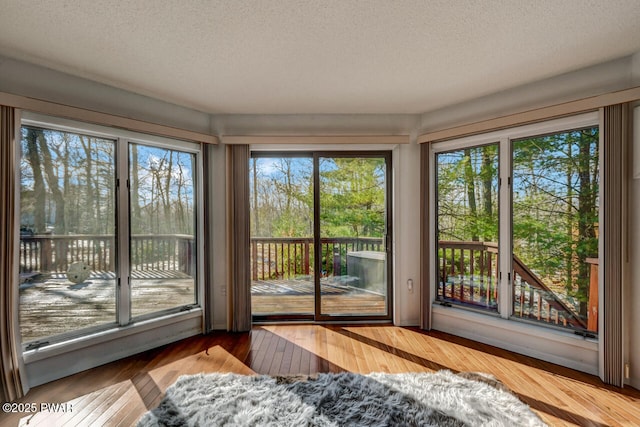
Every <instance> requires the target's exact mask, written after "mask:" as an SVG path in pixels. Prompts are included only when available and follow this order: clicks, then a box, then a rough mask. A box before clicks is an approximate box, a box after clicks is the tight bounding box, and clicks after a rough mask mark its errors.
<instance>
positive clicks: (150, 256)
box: [129, 144, 197, 317]
mask: <svg viewBox="0 0 640 427" xmlns="http://www.w3.org/2000/svg"><path fill="white" fill-rule="evenodd" d="M195 160H196V158H195V155H194V154H191V153H183V152H180V151H176V150H168V149H165V148H156V147H148V146H145V145H139V144H130V145H129V167H130V169H129V180H130V186H131V187H130V222H131V226H130V229H131V241H130V245H131V246H130V275H131V315H132V316H133V317H137V316H140V315H144V314H148V313H153V312H158V311H162V310H168V309H171V308H176V307H182V306H185V305H190V304H195V303H196V247H197V246H196V205H195V194H196V188H195V182H194V173H195V170H196V169H195Z"/></svg>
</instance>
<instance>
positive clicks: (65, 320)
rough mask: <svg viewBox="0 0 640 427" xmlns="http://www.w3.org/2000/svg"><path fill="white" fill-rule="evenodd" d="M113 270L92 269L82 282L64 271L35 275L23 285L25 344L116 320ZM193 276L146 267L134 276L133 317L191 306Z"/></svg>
mask: <svg viewBox="0 0 640 427" xmlns="http://www.w3.org/2000/svg"><path fill="white" fill-rule="evenodd" d="M115 292H116V281H115V275H114V273H112V272H93V273H92V274H91V276H90V277H89V279H87V280H86V281H85V282H83V283H78V284H74V283H72V282H70V281H69V280H68V279H67V277H66V275H65V274H62V273H58V274H56V273H53V274H51V275H49V276H47V277H46V278H43V279H38V276H34V277H32V278H31V279H30V280H29V281H26V282H24V283H22V284H21V285H20V328H21V332H22V342H24V343H28V342H30V341H34V340H40V339H42V338H45V337H50V336H53V335H58V334H61V333H65V332H70V331H76V330H78V329H82V328H88V327H94V326H104V325H109V324H114V325H115V322H116V302H115V301H116V298H115ZM194 301H195V297H194V286H193V278H191V277H189V276H187V275H186V274H184V273H180V272H171V271H162V272H158V271H143V272H135V273H134V274H133V277H132V295H131V302H132V304H131V305H132V308H131V312H132V316H134V317H135V316H139V315H142V314H146V313H151V312H155V311H161V310H165V309H169V308H173V307H179V306H183V305H187V304H193V303H194Z"/></svg>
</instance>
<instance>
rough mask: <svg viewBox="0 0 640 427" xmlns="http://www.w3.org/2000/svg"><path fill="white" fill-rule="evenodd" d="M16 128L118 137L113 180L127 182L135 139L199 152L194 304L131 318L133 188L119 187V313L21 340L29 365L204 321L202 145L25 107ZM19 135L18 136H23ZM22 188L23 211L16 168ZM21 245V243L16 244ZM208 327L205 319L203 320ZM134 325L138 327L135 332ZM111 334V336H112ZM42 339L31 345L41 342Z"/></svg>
mask: <svg viewBox="0 0 640 427" xmlns="http://www.w3.org/2000/svg"><path fill="white" fill-rule="evenodd" d="M19 116H20V117H19V119H18V123H19V126H18V127H17V132H20V129H21V128H22V126H25V125H26V126H34V127H39V128H42V129H47V130H54V131H60V132H73V133H77V134H81V135H86V136H90V137H97V138H104V139H108V140H112V141H114V145H115V175H114V177H113V178H114V181H115V182H116V183H117V182H118V181H119V182H121V183H126V182H127V181H128V177H129V167H130V165H129V146H130V144H131V143H134V144H143V145H145V146H150V147H156V148H162V149H169V150H175V151H180V152H185V153H189V154H193V155H195V162H194V163H195V165H196V167H195V168H194V171H193V180H194V185H195V194H194V205H195V207H194V209H195V215H196V220H195V226H196V227H195V228H196V229H195V235H196V236H197V240H196V254H195V256H196V274H195V278H194V282H195V295H194V300H195V301H194V304H190V305H185V306H178V307H173V308H169V309H164V310H160V311H156V312H153V313H149V314H145V315H142V316H136V317H133V316H131V301H130V289H131V288H130V286H126V285H127V283H126V282H127V279H128V276H129V270H130V258H129V247H130V235H131V233H130V229H129V209H130V207H129V189H128V188H127V185H118V184H116V187H115V194H114V198H115V201H116V207H115V211H116V212H115V218H114V219H115V224H116V226H115V242H116V243H115V245H116V254H117V255H116V267H115V273H116V283H117V282H118V280H119V281H120V286H118V285H117V284H116V286H117V290H116V297H115V298H116V301H115V305H116V315H115V317H114V319H113V320H114V321H113V322H112V323H108V324H103V325H96V326H91V327H87V328H82V329H76V330H73V331H69V332H65V333H62V334H58V335H52V336H49V337H46V338H43V340H44V341H43V342H42V344H40V345H37V346H28V345H27V344H25V343H23V344H22V349H23V356H24V358H25V363H29V362H31V361H33V362H36V361H40V360H43V359H45V358H46V357H47V355H50V356H55V355H57V354H61V353H64V352H66V351H76V350H81V349H82V348H84V347H86V346H92V345H96V344H99V343H101V342H104V341H105V340H107V341H110V340H113V339H117V338H118V337H121V338H125V337H127V336H129V335H131V334H132V333H134V332H133V331H134V330H139V331H140V332H144V331H150V330H152V329H153V324H157V326H163V325H164V326H165V327H166V325H168V324H171V323H173V322H176V323H177V322H180V321H181V320H180V319H182V320H186V319H189V318H193V316H194V314H196V315H197V317H199V318H202V319H204V312H205V309H206V307H205V306H204V281H205V280H204V238H203V237H202V236H204V203H205V201H204V193H203V182H204V181H203V174H204V170H203V156H202V150H201V145H200V144H197V143H194V142H190V141H183V140H178V139H173V138H170V137H164V136H159V135H151V134H145V133H141V132H136V131H129V130H125V129H120V128H115V127H109V126H105V125H100V124H93V123H87V122H81V121H78V120H72V119H66V118H62V117H56V116H50V115H45V114H41V113H37V112H32V111H24V110H21V111H20V114H19ZM18 135H19V134H18ZM16 143H17V144H20V143H21V138H19V137H18V138H16ZM17 151H18V154H17V156H18V161H20V153H19V151H20V150H17ZM16 173H17V174H18V177H17V186H18V191H17V194H18V204H17V205H18V209H20V200H19V194H20V188H19V187H20V177H19V174H20V170H19V168H17V170H16ZM16 244H17V245H19V242H16ZM201 323H202V325H204V321H202V322H201ZM132 329H133V330H132ZM107 337H108V338H107ZM38 341H39V340H36V341H32V342H30V343H34V342H38Z"/></svg>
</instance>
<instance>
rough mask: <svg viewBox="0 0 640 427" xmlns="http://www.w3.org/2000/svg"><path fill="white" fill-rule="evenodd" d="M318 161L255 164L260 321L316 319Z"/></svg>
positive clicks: (254, 251) (254, 263)
mask: <svg viewBox="0 0 640 427" xmlns="http://www.w3.org/2000/svg"><path fill="white" fill-rule="evenodd" d="M312 172H313V158H312V157H310V156H308V155H301V154H298V155H292V156H287V157H284V156H281V155H279V156H268V155H266V154H265V155H264V156H263V157H262V156H261V157H258V156H254V157H252V158H251V160H250V164H249V174H250V207H251V307H252V311H253V315H254V316H268V317H273V316H277V317H280V318H287V317H289V318H310V317H313V315H314V310H315V288H314V282H315V269H314V258H315V252H314V240H313V229H314V227H313V174H312Z"/></svg>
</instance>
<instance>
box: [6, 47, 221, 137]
mask: <svg viewBox="0 0 640 427" xmlns="http://www.w3.org/2000/svg"><path fill="white" fill-rule="evenodd" d="M0 91H2V92H8V93H13V94H16V95H23V96H29V97H32V98H38V99H44V100H47V101H51V102H56V103H59V104H65V105H71V106H73V107H80V108H85V109H87V110H93V111H100V112H103V113H109V114H114V115H118V116H123V117H128V118H133V119H138V120H144V121H148V122H152V123H158V124H163V125H167V126H175V127H178V128H184V129H188V130H192V131H196V132H202V133H208V132H209V129H210V127H211V117H210V116H209V115H208V114H205V113H202V112H200V111H195V110H191V109H189V108H184V107H180V106H178V105H174V104H169V103H167V102H163V101H158V100H156V99H153V98H149V97H147V96H143V95H138V94H135V93H131V92H127V91H124V90H121V89H116V88H114V87H111V86H107V85H104V84H101V83H96V82H92V81H89V80H86V79H82V78H79V77H74V76H70V75H68V74H65V73H61V72H58V71H53V70H51V69H47V68H43V67H39V66H36V65H31V64H28V63H26V62H21V61H17V60H14V59H9V58H6V57H3V56H0Z"/></svg>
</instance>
